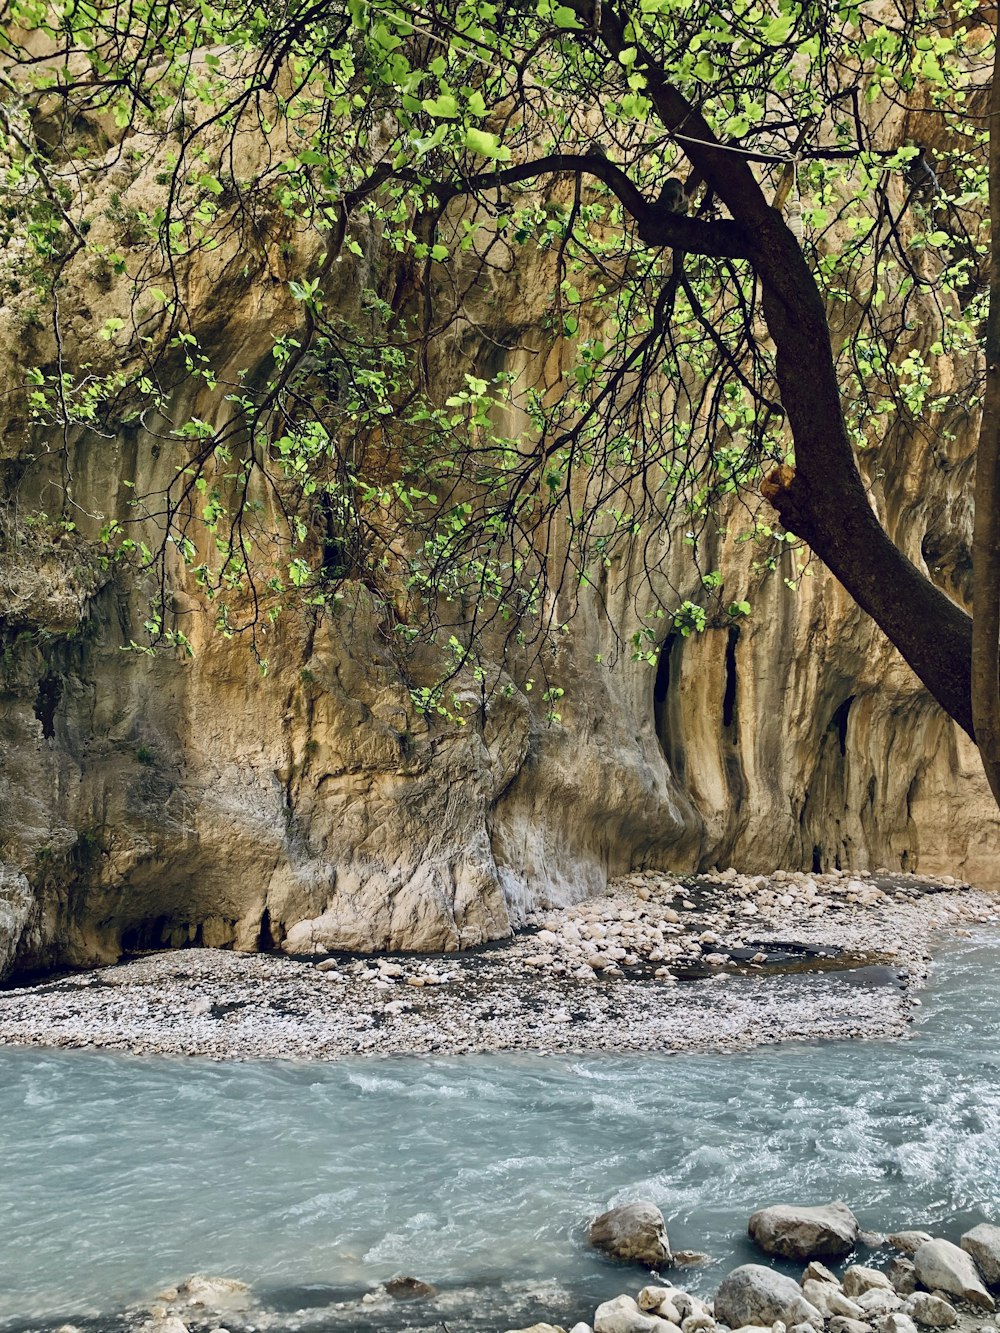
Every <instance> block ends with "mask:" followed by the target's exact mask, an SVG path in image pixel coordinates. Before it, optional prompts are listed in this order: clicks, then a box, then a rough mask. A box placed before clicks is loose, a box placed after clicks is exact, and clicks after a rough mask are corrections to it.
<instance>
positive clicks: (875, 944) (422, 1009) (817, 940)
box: [0, 871, 1000, 1060]
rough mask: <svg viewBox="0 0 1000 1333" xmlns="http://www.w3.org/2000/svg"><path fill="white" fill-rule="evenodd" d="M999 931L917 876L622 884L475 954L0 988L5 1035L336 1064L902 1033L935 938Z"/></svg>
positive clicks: (978, 898) (187, 962)
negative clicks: (967, 927)
mask: <svg viewBox="0 0 1000 1333" xmlns="http://www.w3.org/2000/svg"><path fill="white" fill-rule="evenodd" d="M997 920H1000V899H998V898H997V897H996V896H995V895H990V894H986V893H982V892H980V891H977V890H974V889H972V888H970V887H969V886H968V885H961V884H956V883H954V882H953V881H952V882H947V881H946V882H941V881H932V880H928V879H923V878H920V877H917V876H912V875H889V874H876V875H875V876H848V875H846V874H842V873H838V874H832V875H793V874H784V873H782V872H780V871H779V872H777V873H776V874H775V875H773V876H771V877H770V878H767V877H764V876H740V875H737V874H736V872H735V871H725V872H723V873H722V874H721V875H716V876H697V877H684V878H678V877H675V876H672V875H668V874H660V873H643V874H632V875H629V876H627V877H625V878H623V879H621V880H618V881H616V882H615V883H613V884H612V886H611V890H610V892H609V893H608V894H607V895H606V896H605V897H602V898H599V899H589V900H587V901H585V902H583V903H580V904H578V905H577V906H575V907H571V908H566V909H562V910H558V911H550V912H545V913H543V914H540V915H539V916H538V917H537V918H536V919H534V920H533V921H532V922H531V923H530V925H529V929H528V930H527V931H525V932H524V933H523V934H521V935H519V936H518V937H517V938H515V939H514V940H512V941H510V942H509V943H506V944H503V945H500V946H495V947H492V948H488V949H483V950H479V951H475V952H470V953H467V954H448V955H440V956H436V957H428V956H426V955H424V956H420V957H415V956H402V955H395V956H392V957H381V958H377V959H375V958H357V957H349V956H346V955H337V956H333V957H320V958H317V957H312V958H308V959H303V958H286V957H283V956H280V955H243V954H235V953H227V952H221V951H215V950H208V949H201V950H193V949H192V950H185V951H181V952H169V953H160V954H155V955H149V956H146V957H142V958H138V959H134V960H132V961H130V962H126V963H122V964H119V965H117V966H115V967H108V968H101V969H99V970H96V971H93V972H84V973H77V974H74V975H72V976H67V977H61V978H58V979H46V980H44V981H41V982H38V983H36V984H33V985H30V986H22V987H18V988H12V989H8V990H5V991H0V1042H7V1043H21V1044H27V1045H36V1046H61V1047H86V1046H94V1047H102V1048H105V1049H111V1050H119V1051H130V1052H134V1053H136V1054H151V1053H157V1054H169V1055H202V1056H209V1057H211V1058H213V1059H259V1058H268V1059H273V1058H288V1059H299V1060H302V1059H305V1060H309V1059H314V1060H328V1059H336V1058H338V1057H342V1056H357V1055H381V1056H388V1055H415V1054H425V1053H431V1052H436V1053H442V1054H464V1053H472V1052H487V1051H535V1052H565V1051H584V1050H587V1051H635V1050H647V1051H683V1050H709V1049H716V1050H737V1049H745V1048H747V1047H750V1046H754V1045H758V1044H761V1043H767V1042H775V1041H786V1040H794V1039H803V1040H816V1039H820V1038H839V1037H865V1038H877V1037H895V1036H899V1035H901V1034H903V1033H905V1031H906V1028H907V1023H908V1022H909V1021H910V1018H911V1016H912V1011H913V1008H914V1006H916V1005H918V1004H919V1000H918V999H916V998H915V997H914V996H913V994H912V987H913V985H914V983H919V982H920V981H921V980H922V979H923V978H924V976H925V975H926V972H927V969H928V966H929V962H930V959H929V951H930V948H931V945H932V942H933V939H934V937H935V935H936V934H937V933H938V932H940V931H942V930H948V929H956V928H957V929H961V927H962V925H963V924H966V923H976V922H996V921H997Z"/></svg>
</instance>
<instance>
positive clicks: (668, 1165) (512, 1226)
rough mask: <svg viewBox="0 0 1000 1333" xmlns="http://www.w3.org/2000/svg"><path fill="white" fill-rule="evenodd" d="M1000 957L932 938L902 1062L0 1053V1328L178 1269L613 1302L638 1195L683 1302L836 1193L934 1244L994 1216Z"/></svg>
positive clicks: (146, 1283) (139, 1289)
mask: <svg viewBox="0 0 1000 1333" xmlns="http://www.w3.org/2000/svg"><path fill="white" fill-rule="evenodd" d="M998 946H1000V932H997V931H996V930H990V929H980V930H977V931H975V932H974V933H973V934H972V936H971V937H970V938H968V939H961V940H954V941H949V942H947V943H946V944H945V945H944V946H943V947H942V949H941V951H940V952H939V954H938V956H937V962H936V966H935V970H934V973H933V976H932V981H931V984H930V987H929V988H928V990H927V991H926V992H925V993H924V995H923V1000H924V1005H923V1008H921V1009H919V1010H918V1011H917V1014H918V1017H917V1020H916V1022H915V1024H914V1031H913V1035H912V1038H911V1039H910V1040H908V1041H903V1042H898V1043H879V1042H844V1043H827V1044H822V1045H811V1046H804V1045H784V1046H777V1047H763V1048H758V1049H755V1050H752V1051H750V1052H748V1053H746V1054H736V1055H734V1054H726V1055H704V1054H699V1055H679V1056H675V1057H670V1056H662V1055H657V1056H653V1055H651V1056H641V1055H639V1056H635V1055H630V1056H608V1055H601V1056H588V1057H579V1056H558V1057H525V1056H489V1057H480V1056H468V1057H460V1058H447V1059H438V1058H422V1059H392V1060H385V1061H344V1062H341V1063H334V1064H295V1063H280V1062H268V1063H264V1062H260V1063H247V1064H233V1063H226V1064H213V1063H210V1062H207V1061H200V1060H175V1059H164V1058H137V1057H132V1056H116V1055H111V1054H106V1053H96V1052H87V1051H83V1052H81V1051H74V1052H60V1051H51V1052H50V1051H40V1050H28V1049H16V1048H10V1047H6V1048H0V1164H2V1166H0V1329H4V1328H15V1327H17V1328H20V1329H24V1328H25V1327H26V1326H27V1325H28V1324H30V1322H31V1321H32V1320H38V1321H40V1322H42V1321H48V1320H51V1319H55V1318H59V1317H73V1316H77V1317H81V1316H82V1317H86V1316H87V1315H91V1316H95V1315H98V1314H99V1313H101V1312H109V1311H113V1310H115V1309H120V1308H122V1307H123V1306H124V1305H125V1304H126V1303H128V1302H130V1301H134V1300H137V1299H141V1298H144V1297H149V1296H150V1295H151V1294H152V1293H153V1292H154V1291H155V1290H156V1289H157V1288H158V1287H159V1286H162V1285H163V1284H165V1283H170V1282H176V1281H178V1280H179V1279H180V1278H182V1277H184V1276H185V1275H187V1274H189V1273H192V1272H203V1273H204V1272H208V1273H218V1274H225V1275H228V1276H234V1277H242V1278H244V1279H245V1280H247V1281H250V1282H251V1283H253V1285H254V1286H255V1288H256V1289H257V1290H258V1291H260V1292H262V1293H263V1294H264V1295H265V1297H266V1298H267V1297H268V1295H269V1294H270V1298H272V1299H274V1300H275V1301H280V1302H281V1303H282V1304H284V1305H286V1306H288V1307H294V1306H295V1305H296V1304H300V1303H301V1304H305V1303H309V1302H310V1301H311V1302H312V1303H314V1304H315V1303H316V1301H317V1300H318V1299H320V1298H319V1297H318V1296H317V1295H316V1292H317V1291H320V1292H322V1293H325V1294H326V1296H327V1297H328V1296H329V1295H330V1294H331V1293H332V1292H333V1291H335V1292H336V1293H337V1294H338V1295H341V1296H344V1295H348V1294H352V1293H353V1294H354V1295H359V1294H360V1293H361V1292H362V1291H363V1290H365V1289H366V1288H367V1287H369V1286H371V1285H373V1284H374V1283H377V1282H378V1281H380V1280H382V1279H384V1278H387V1277H389V1276H391V1275H392V1274H394V1273H397V1272H405V1273H409V1274H413V1275H416V1276H418V1277H420V1278H424V1279H426V1280H428V1281H431V1282H434V1283H438V1284H442V1285H444V1286H446V1287H468V1286H471V1287H476V1288H478V1289H479V1290H481V1291H483V1290H489V1289H490V1288H493V1289H494V1290H499V1289H500V1285H501V1284H509V1283H511V1282H513V1283H525V1284H530V1283H532V1282H536V1283H537V1282H544V1283H549V1284H552V1283H555V1284H558V1285H560V1286H561V1287H563V1288H564V1289H565V1290H566V1291H567V1292H569V1293H570V1294H571V1295H572V1298H573V1301H574V1302H575V1303H578V1304H579V1306H580V1309H581V1311H582V1312H586V1311H587V1310H590V1311H592V1310H593V1306H594V1303H595V1302H596V1301H597V1300H600V1299H602V1298H604V1297H605V1296H607V1295H611V1294H615V1293H617V1292H619V1291H621V1290H623V1289H630V1288H631V1287H632V1286H635V1285H636V1282H635V1280H634V1275H629V1274H628V1273H627V1272H625V1271H623V1270H621V1269H618V1268H615V1267H614V1266H612V1265H610V1264H607V1263H605V1262H603V1261H601V1260H600V1259H598V1258H597V1257H596V1256H594V1255H592V1254H591V1253H590V1252H589V1251H588V1250H587V1248H586V1246H585V1245H584V1243H583V1238H582V1229H581V1227H582V1223H583V1222H584V1221H585V1220H586V1219H587V1218H588V1217H589V1216H590V1215H592V1214H593V1213H595V1212H597V1211H599V1210H601V1209H603V1208H605V1207H606V1206H608V1205H609V1204H613V1203H615V1202H620V1201H623V1200H625V1199H629V1198H635V1197H642V1198H649V1199H653V1200H655V1202H657V1203H658V1204H659V1205H660V1207H661V1208H662V1210H663V1212H664V1215H665V1216H666V1218H667V1220H668V1229H669V1232H670V1238H671V1242H672V1244H673V1245H674V1247H675V1248H690V1249H698V1250H705V1251H707V1252H708V1253H710V1254H711V1255H712V1256H713V1259H714V1260H715V1261H716V1262H715V1263H714V1264H713V1265H712V1266H711V1267H708V1268H704V1269H700V1270H692V1272H691V1273H690V1275H686V1276H685V1282H686V1284H687V1285H689V1286H691V1287H692V1288H694V1289H696V1290H703V1291H704V1290H711V1289H713V1288H714V1286H715V1285H716V1284H717V1282H718V1280H719V1278H720V1276H721V1275H722V1273H723V1272H725V1271H727V1268H728V1267H729V1266H732V1264H734V1263H736V1262H741V1261H745V1260H747V1259H749V1258H751V1257H752V1255H751V1251H750V1248H749V1246H748V1245H747V1243H746V1241H745V1240H744V1239H743V1238H742V1233H743V1232H744V1229H745V1226H746V1219H747V1216H748V1215H749V1213H750V1212H751V1211H752V1210H753V1209H754V1208H755V1207H758V1206H760V1205H761V1204H765V1203H769V1202H777V1201H781V1200H798V1201H802V1202H820V1201H824V1200H827V1199H829V1198H835V1197H841V1198H844V1199H845V1200H847V1201H848V1202H849V1203H850V1204H851V1206H852V1207H853V1208H854V1209H855V1211H856V1212H857V1213H858V1215H859V1217H860V1218H861V1220H862V1224H863V1225H865V1226H868V1227H871V1228H873V1229H878V1230H891V1229H893V1228H898V1227H904V1226H919V1227H922V1228H925V1229H928V1230H932V1231H935V1232H937V1233H939V1234H945V1235H949V1236H951V1237H952V1238H954V1239H957V1237H958V1234H960V1232H961V1231H962V1230H964V1229H965V1228H966V1227H967V1226H969V1225H972V1224H974V1223H976V1222H979V1221H983V1220H988V1221H994V1222H997V1221H1000V968H998V966H997V959H998ZM804 984H808V983H807V981H806V982H805V983H804ZM310 1287H312V1288H313V1291H312V1292H310V1291H309V1288H310ZM400 1317H402V1315H401V1316H400ZM536 1317H540V1316H536ZM500 1318H501V1322H500V1323H499V1324H498V1325H497V1327H500V1328H503V1327H506V1326H508V1325H507V1324H505V1323H504V1322H503V1321H502V1315H501V1316H500ZM26 1321H27V1322H26ZM452 1327H461V1320H460V1319H457V1320H456V1321H455V1323H454V1324H453V1325H452Z"/></svg>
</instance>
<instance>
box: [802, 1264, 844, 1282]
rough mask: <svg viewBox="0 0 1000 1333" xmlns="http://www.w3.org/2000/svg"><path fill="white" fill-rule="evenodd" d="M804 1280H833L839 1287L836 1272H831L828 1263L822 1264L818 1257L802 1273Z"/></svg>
mask: <svg viewBox="0 0 1000 1333" xmlns="http://www.w3.org/2000/svg"><path fill="white" fill-rule="evenodd" d="M802 1281H803V1282H832V1283H833V1285H834V1286H835V1287H839V1286H840V1283H839V1282H838V1280H837V1277H836V1274H834V1273H831V1272H830V1270H829V1268H827V1266H826V1264H821V1263H820V1261H819V1260H818V1259H814V1260H813V1261H812V1263H811V1264H808V1265H807V1267H806V1270H805V1272H804V1273H803V1274H802Z"/></svg>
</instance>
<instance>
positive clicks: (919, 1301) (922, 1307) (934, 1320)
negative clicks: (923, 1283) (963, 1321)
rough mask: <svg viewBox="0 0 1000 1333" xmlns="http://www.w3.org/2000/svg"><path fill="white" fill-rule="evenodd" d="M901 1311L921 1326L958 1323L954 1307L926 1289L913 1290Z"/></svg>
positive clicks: (939, 1326) (948, 1326) (943, 1326)
mask: <svg viewBox="0 0 1000 1333" xmlns="http://www.w3.org/2000/svg"><path fill="white" fill-rule="evenodd" d="M903 1313H904V1314H907V1315H909V1317H910V1318H911V1319H912V1320H913V1322H914V1323H916V1324H920V1326H921V1327H922V1328H951V1326H952V1324H957V1323H958V1311H957V1310H956V1309H955V1307H954V1306H953V1305H949V1303H948V1302H947V1301H946V1300H944V1299H943V1298H942V1297H940V1296H932V1295H931V1294H930V1292H927V1291H915V1292H914V1293H913V1295H912V1296H911V1297H910V1298H909V1300H908V1301H907V1302H906V1304H905V1305H904V1306H903Z"/></svg>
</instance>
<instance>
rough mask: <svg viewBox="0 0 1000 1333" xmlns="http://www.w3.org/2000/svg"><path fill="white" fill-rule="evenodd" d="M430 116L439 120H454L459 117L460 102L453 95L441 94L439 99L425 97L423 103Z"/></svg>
mask: <svg viewBox="0 0 1000 1333" xmlns="http://www.w3.org/2000/svg"><path fill="white" fill-rule="evenodd" d="M421 105H422V106H423V108H424V110H425V111H426V112H427V114H428V115H429V116H434V117H435V119H437V120H454V119H455V117H456V116H457V115H458V101H457V99H456V98H454V97H452V95H451V93H441V95H440V96H439V97H425V98H424V100H423V102H422V103H421Z"/></svg>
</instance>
